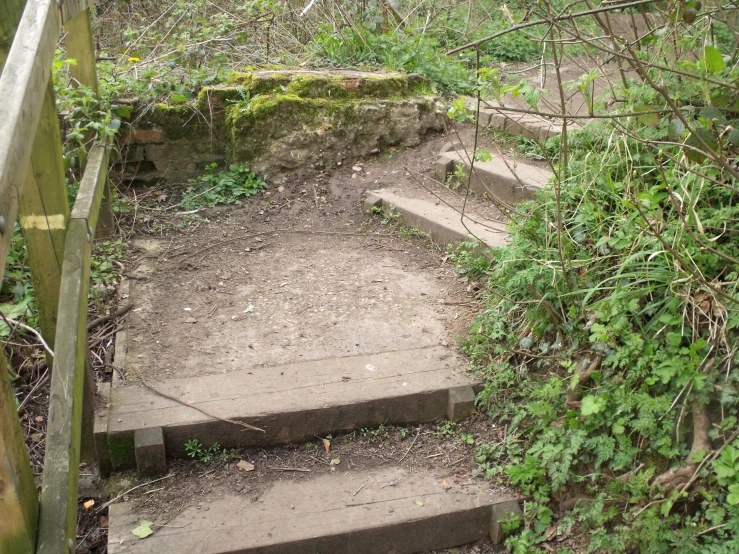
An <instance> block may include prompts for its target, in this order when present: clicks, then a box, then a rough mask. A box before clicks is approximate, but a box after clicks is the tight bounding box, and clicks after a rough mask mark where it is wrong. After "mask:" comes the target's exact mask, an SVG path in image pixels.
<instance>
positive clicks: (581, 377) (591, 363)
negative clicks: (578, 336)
mask: <svg viewBox="0 0 739 554" xmlns="http://www.w3.org/2000/svg"><path fill="white" fill-rule="evenodd" d="M602 361H603V355H602V354H596V355H595V356H594V357H593V359H592V360H591V359H590V358H589V357H587V356H583V357H582V358H580V359H579V360H577V365H576V367H575V376H576V377H577V385H576V386H575V388H574V389H573V388H569V389H567V401H566V402H565V408H568V409H574V408H580V407H582V402H581V401H580V399H581V398H582V387H583V386H584V385H586V384H587V383H589V382H590V381H591V380H592V378H593V372H594V371H597V370H598V369H599V368H600V364H601V362H602Z"/></svg>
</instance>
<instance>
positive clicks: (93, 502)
mask: <svg viewBox="0 0 739 554" xmlns="http://www.w3.org/2000/svg"><path fill="white" fill-rule="evenodd" d="M82 505H83V506H84V507H85V510H89V509H90V508H92V507H93V506H94V505H95V501H94V500H92V499H90V500H88V501H87V502H85V503H84V504H82Z"/></svg>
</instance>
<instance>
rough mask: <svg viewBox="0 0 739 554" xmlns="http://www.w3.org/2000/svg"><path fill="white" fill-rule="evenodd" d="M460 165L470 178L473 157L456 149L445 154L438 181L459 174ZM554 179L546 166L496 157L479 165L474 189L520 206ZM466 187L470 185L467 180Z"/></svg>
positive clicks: (476, 164)
mask: <svg viewBox="0 0 739 554" xmlns="http://www.w3.org/2000/svg"><path fill="white" fill-rule="evenodd" d="M460 166H461V167H462V169H463V170H464V172H465V174H467V175H469V173H470V160H469V156H467V155H466V154H465V153H464V152H457V151H454V150H450V151H449V152H443V153H442V154H441V155H440V156H439V161H438V162H437V164H436V177H437V179H439V180H440V181H441V182H442V183H446V182H447V177H448V176H450V175H452V176H453V175H454V174H455V173H457V169H458V168H459V167H460ZM551 177H552V172H551V171H550V170H549V169H547V168H546V167H543V166H539V165H533V164H528V163H523V162H520V161H517V160H511V159H505V158H501V157H500V156H497V155H496V156H494V157H493V159H492V160H489V161H487V162H480V161H476V162H475V165H474V172H473V175H472V181H471V182H470V189H471V190H472V191H473V192H476V193H478V194H487V195H488V196H490V197H491V198H492V199H493V200H495V199H496V198H497V199H500V200H503V201H504V202H507V203H509V204H516V203H518V202H521V201H522V200H531V199H533V198H534V197H535V196H536V193H537V192H538V191H539V190H541V189H542V188H544V187H545V186H546V185H547V183H548V182H549V179H550V178H551ZM453 178H456V177H453ZM462 185H463V186H466V185H467V178H465V179H464V181H463V183H462Z"/></svg>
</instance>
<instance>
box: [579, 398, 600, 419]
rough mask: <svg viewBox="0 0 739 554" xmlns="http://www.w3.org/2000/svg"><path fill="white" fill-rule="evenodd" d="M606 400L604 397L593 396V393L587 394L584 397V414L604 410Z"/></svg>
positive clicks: (587, 414)
mask: <svg viewBox="0 0 739 554" xmlns="http://www.w3.org/2000/svg"><path fill="white" fill-rule="evenodd" d="M604 404H605V402H604V401H603V399H602V398H598V397H597V396H593V395H592V394H586V395H585V396H584V397H583V399H582V408H581V410H582V415H584V416H589V415H593V414H597V413H598V412H602V411H603V408H605V406H604Z"/></svg>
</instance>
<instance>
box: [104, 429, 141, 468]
mask: <svg viewBox="0 0 739 554" xmlns="http://www.w3.org/2000/svg"><path fill="white" fill-rule="evenodd" d="M108 452H109V453H110V463H111V465H112V467H113V469H114V470H116V471H118V470H122V469H132V468H135V467H136V446H135V444H134V440H133V433H116V434H114V435H113V434H109V435H108Z"/></svg>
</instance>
